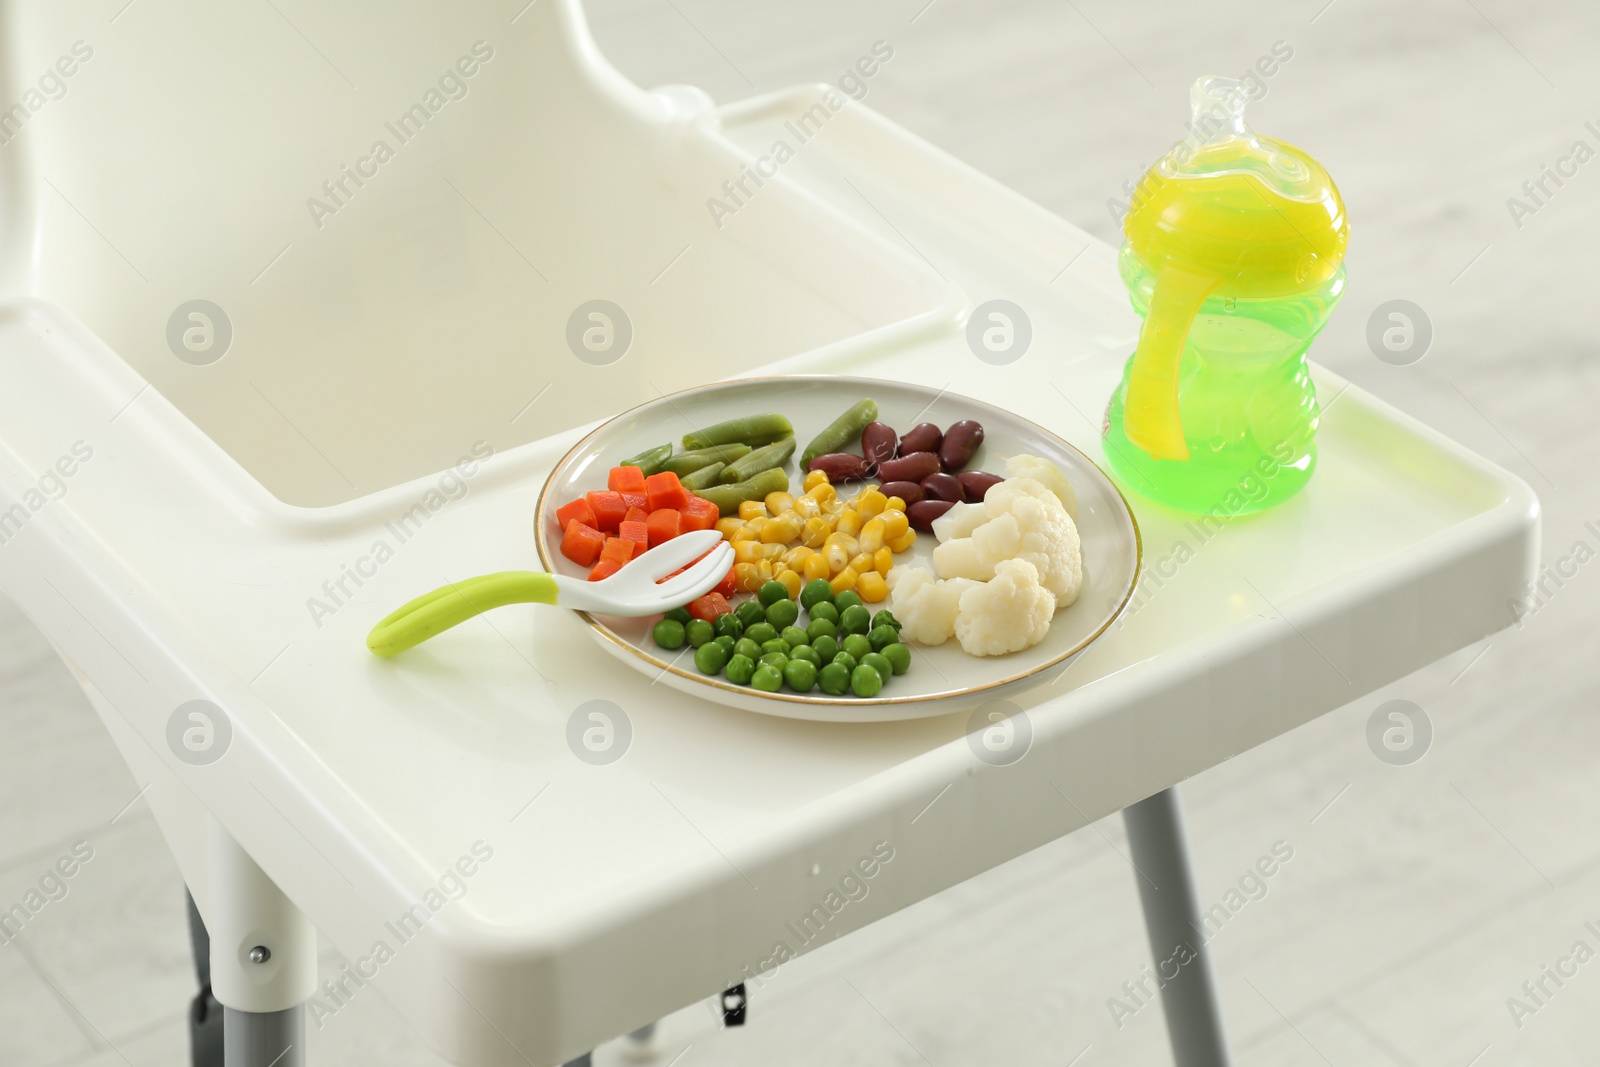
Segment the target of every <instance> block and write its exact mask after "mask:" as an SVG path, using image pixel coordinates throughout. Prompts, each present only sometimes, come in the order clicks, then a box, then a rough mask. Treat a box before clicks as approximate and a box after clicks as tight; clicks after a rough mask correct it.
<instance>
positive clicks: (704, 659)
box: [694, 641, 728, 674]
mask: <svg viewBox="0 0 1600 1067" xmlns="http://www.w3.org/2000/svg"><path fill="white" fill-rule="evenodd" d="M727 663H728V650H727V649H725V648H723V647H722V646H721V645H719V644H717V643H716V642H715V641H707V642H706V643H705V644H703V645H701V646H700V647H699V648H697V649H695V650H694V665H695V666H696V667H697V668H699V670H700V673H701V674H716V673H717V672H718V671H720V670H722V668H723V667H725V666H727Z"/></svg>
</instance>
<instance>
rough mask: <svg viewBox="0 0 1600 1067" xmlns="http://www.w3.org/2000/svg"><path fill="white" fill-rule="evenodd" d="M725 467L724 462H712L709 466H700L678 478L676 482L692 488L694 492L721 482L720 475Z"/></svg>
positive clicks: (686, 487)
mask: <svg viewBox="0 0 1600 1067" xmlns="http://www.w3.org/2000/svg"><path fill="white" fill-rule="evenodd" d="M725 467H727V464H726V463H713V464H711V465H710V466H709V467H701V468H700V469H699V470H697V471H694V472H692V473H690V474H685V475H684V476H683V477H682V478H679V479H678V483H679V484H680V485H682V486H683V487H684V488H685V489H690V490H693V491H694V492H696V493H698V492H699V491H700V490H702V489H710V488H711V487H712V486H713V485H721V484H722V479H721V477H720V475H721V474H722V471H723V469H724V468H725Z"/></svg>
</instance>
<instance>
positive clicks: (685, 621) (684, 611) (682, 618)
mask: <svg viewBox="0 0 1600 1067" xmlns="http://www.w3.org/2000/svg"><path fill="white" fill-rule="evenodd" d="M666 617H667V618H669V619H671V620H672V621H673V622H675V623H678V624H679V625H682V626H687V625H689V620H690V619H692V618H694V616H693V615H690V614H689V609H688V608H673V609H672V610H671V611H669V612H667V614H666Z"/></svg>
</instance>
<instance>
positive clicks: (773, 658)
mask: <svg viewBox="0 0 1600 1067" xmlns="http://www.w3.org/2000/svg"><path fill="white" fill-rule="evenodd" d="M759 662H760V663H761V665H762V666H763V667H773V668H776V669H777V670H780V671H781V670H783V669H784V668H785V667H787V666H788V665H789V657H788V656H785V655H784V654H783V653H782V652H768V653H767V654H766V655H765V656H762V657H761V659H760V661H759Z"/></svg>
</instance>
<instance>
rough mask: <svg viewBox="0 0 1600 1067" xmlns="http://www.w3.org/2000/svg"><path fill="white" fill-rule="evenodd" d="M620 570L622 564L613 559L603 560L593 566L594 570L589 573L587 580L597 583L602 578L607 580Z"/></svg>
mask: <svg viewBox="0 0 1600 1067" xmlns="http://www.w3.org/2000/svg"><path fill="white" fill-rule="evenodd" d="M621 569H622V564H620V563H618V562H617V561H616V560H614V559H603V560H601V561H600V562H599V563H596V564H595V565H594V570H592V571H590V572H589V580H590V581H591V582H598V581H599V580H600V579H602V578H609V577H611V576H612V575H613V574H615V573H617V572H618V571H620V570H621Z"/></svg>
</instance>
